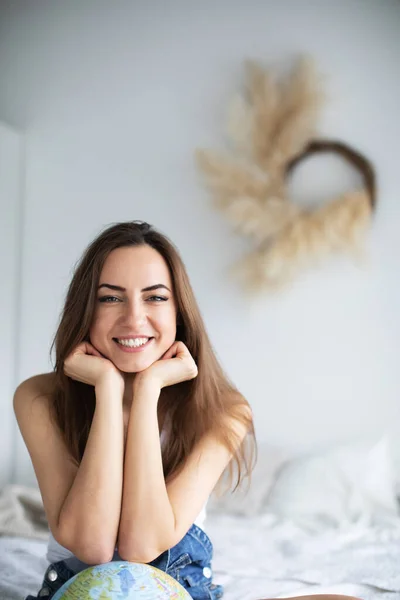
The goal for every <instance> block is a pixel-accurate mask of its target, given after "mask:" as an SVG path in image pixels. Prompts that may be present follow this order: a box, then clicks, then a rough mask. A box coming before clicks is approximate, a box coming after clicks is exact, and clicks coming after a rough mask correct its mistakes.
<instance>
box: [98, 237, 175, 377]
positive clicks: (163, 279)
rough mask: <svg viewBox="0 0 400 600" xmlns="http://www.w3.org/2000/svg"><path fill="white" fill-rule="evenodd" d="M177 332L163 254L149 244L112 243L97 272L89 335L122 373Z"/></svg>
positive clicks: (143, 363)
mask: <svg viewBox="0 0 400 600" xmlns="http://www.w3.org/2000/svg"><path fill="white" fill-rule="evenodd" d="M175 337H176V302H175V296H174V290H173V287H172V280H171V275H170V272H169V269H168V266H167V263H166V262H165V260H164V258H163V257H162V256H161V254H159V253H158V252H157V251H156V250H154V248H152V247H151V246H147V245H143V246H131V247H124V248H117V249H116V250H113V251H112V252H111V253H110V254H109V256H108V257H107V259H106V261H105V263H104V266H103V269H102V271H101V274H100V279H99V288H98V292H97V301H96V308H95V312H94V316H93V322H92V325H91V328H90V341H91V343H92V344H93V346H94V347H95V348H97V350H99V352H101V354H103V356H105V357H106V358H108V359H109V360H111V361H112V362H113V363H114V365H115V366H116V367H117V368H118V369H119V370H120V371H123V372H124V373H138V372H140V371H144V370H145V369H147V367H149V366H150V365H152V364H153V363H154V362H155V361H157V360H159V359H160V358H161V356H162V355H163V354H164V353H165V352H166V351H167V350H168V349H169V348H170V347H171V346H172V344H173V343H174V341H175Z"/></svg>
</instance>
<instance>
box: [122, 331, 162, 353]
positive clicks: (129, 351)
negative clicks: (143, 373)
mask: <svg viewBox="0 0 400 600" xmlns="http://www.w3.org/2000/svg"><path fill="white" fill-rule="evenodd" d="M141 337H148V336H147V335H137V336H127V337H120V338H118V339H120V340H125V339H128V340H129V339H135V338H141ZM153 340H154V338H152V337H151V338H150V339H148V340H147V342H146V343H145V344H143V346H138V347H137V348H134V347H132V348H130V347H129V346H123V345H122V344H118V342H117V341H116V339H115V338H114V339H113V342H114V343H115V345H116V346H117V348H118V349H119V350H121V351H122V352H127V353H128V354H132V353H134V352H143V351H144V350H146V348H148V347H149V346H150V344H151V342H152V341H153Z"/></svg>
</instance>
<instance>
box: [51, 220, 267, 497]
mask: <svg viewBox="0 0 400 600" xmlns="http://www.w3.org/2000/svg"><path fill="white" fill-rule="evenodd" d="M142 245H148V246H150V247H152V248H154V249H155V250H157V251H158V252H159V253H160V254H161V256H162V257H163V258H164V260H165V261H166V263H167V265H168V268H169V270H170V273H171V278H172V283H173V289H174V293H175V298H176V303H177V336H176V339H177V340H179V341H182V342H183V343H184V344H185V345H186V346H187V348H188V349H189V352H190V353H191V355H192V357H193V359H194V360H195V362H196V364H197V367H198V375H197V377H196V378H195V379H193V380H191V381H185V382H182V383H179V384H177V385H174V386H171V387H169V388H164V389H163V390H162V392H161V395H160V400H159V410H160V411H161V412H162V414H166V415H167V417H168V421H169V423H170V435H168V436H167V440H166V444H165V446H164V447H163V464H164V474H165V477H166V478H167V477H168V478H170V477H172V476H173V475H175V474H176V473H177V472H178V471H179V470H180V468H181V467H182V466H183V464H184V463H185V460H186V458H187V457H188V455H189V454H190V452H191V450H192V449H193V447H194V445H195V444H196V442H197V441H198V440H200V439H201V438H202V437H203V436H204V435H205V434H206V433H210V432H212V433H213V434H214V435H215V436H216V437H217V438H218V439H219V440H220V441H221V442H222V443H223V444H224V445H225V446H226V447H227V448H228V449H229V451H230V452H231V453H232V454H233V456H234V460H233V461H231V464H230V466H229V470H230V475H231V478H230V479H231V481H232V477H233V473H234V472H235V474H236V477H235V480H236V481H235V483H236V486H237V485H239V483H240V482H241V480H242V479H243V476H244V475H250V473H251V469H252V466H253V463H254V458H255V435H254V427H253V422H252V418H251V412H250V411H244V410H243V407H244V406H246V405H247V401H246V400H245V398H243V396H242V395H241V394H240V393H239V392H238V391H237V389H236V388H235V386H234V385H233V384H232V383H231V382H230V381H229V380H228V378H227V376H226V375H225V374H224V372H223V370H222V368H221V366H220V364H219V362H218V360H217V358H216V356H215V354H214V351H213V349H212V346H211V343H210V340H209V338H208V335H207V332H206V329H205V326H204V323H203V319H202V317H201V314H200V311H199V308H198V305H197V302H196V300H195V297H194V294H193V290H192V287H191V285H190V282H189V278H188V275H187V272H186V269H185V266H184V264H183V261H182V259H181V257H180V255H179V253H178V251H177V249H176V248H175V246H174V245H173V244H172V243H171V241H170V240H169V239H168V238H166V237H165V236H164V235H162V234H161V233H160V232H158V231H157V230H155V229H154V228H153V227H152V226H151V225H149V224H148V223H144V222H140V221H127V222H123V223H117V224H115V225H112V226H111V227H109V228H107V229H106V230H104V231H103V232H102V233H100V235H99V236H98V237H97V238H96V239H95V240H94V241H93V242H92V243H91V244H90V245H89V246H88V247H87V249H86V251H85V252H84V254H83V256H82V258H81V259H80V261H79V263H78V264H77V266H76V269H75V272H74V275H73V278H72V281H71V284H70V286H69V289H68V292H67V296H66V300H65V305H64V309H63V311H62V315H61V319H60V324H59V326H58V329H57V332H56V335H55V338H54V341H53V344H52V349H53V348H55V355H56V361H55V390H54V394H53V404H52V409H53V416H54V418H55V422H56V424H57V425H58V427H59V429H60V430H61V432H62V435H63V438H64V441H65V443H66V445H67V448H68V450H69V452H70V454H71V456H72V458H73V459H74V461H76V463H77V464H79V462H80V461H81V459H82V456H83V453H84V450H85V446H86V442H87V439H88V435H89V431H90V427H91V423H92V419H93V414H94V409H95V401H96V400H95V393H94V388H93V387H92V386H90V385H86V384H84V383H81V382H78V381H75V380H72V379H70V378H69V377H67V376H66V375H65V374H64V361H65V360H66V358H67V357H68V355H69V354H70V353H71V352H72V351H73V350H74V348H76V346H77V345H78V344H80V343H81V342H82V341H84V340H88V339H89V329H90V325H91V323H92V319H93V314H94V310H95V303H96V299H97V287H98V284H99V278H100V274H101V271H102V268H103V265H104V263H105V260H106V258H107V257H108V255H109V254H110V253H111V252H112V251H113V250H115V249H116V248H121V247H127V246H128V247H129V246H142ZM232 418H233V419H236V420H239V421H240V422H242V423H243V424H244V425H245V427H246V430H247V431H248V435H247V436H246V438H245V440H244V442H243V443H241V444H239V443H238V440H237V434H236V435H235V431H234V428H233V425H232V423H233V420H232ZM235 467H236V468H235Z"/></svg>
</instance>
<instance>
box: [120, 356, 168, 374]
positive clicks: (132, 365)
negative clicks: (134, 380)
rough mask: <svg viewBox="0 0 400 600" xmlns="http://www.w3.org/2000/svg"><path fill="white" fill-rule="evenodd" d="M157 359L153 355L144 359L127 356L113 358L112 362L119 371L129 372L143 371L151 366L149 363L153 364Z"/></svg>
mask: <svg viewBox="0 0 400 600" xmlns="http://www.w3.org/2000/svg"><path fill="white" fill-rule="evenodd" d="M157 360H158V359H157V358H154V357H153V358H147V359H145V357H140V358H139V359H138V358H131V357H129V358H127V359H125V360H121V359H120V360H113V361H112V362H113V363H114V365H115V366H116V367H117V369H118V370H119V371H121V373H127V374H129V373H141V372H142V371H145V370H146V369H148V368H149V367H151V365H152V364H154V363H155V362H156V361H157Z"/></svg>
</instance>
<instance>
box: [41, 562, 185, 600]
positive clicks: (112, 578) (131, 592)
mask: <svg viewBox="0 0 400 600" xmlns="http://www.w3.org/2000/svg"><path fill="white" fill-rule="evenodd" d="M53 600H192V598H191V596H189V594H188V593H187V591H186V590H185V589H184V588H183V587H182V586H181V585H180V583H178V582H177V581H176V580H175V579H173V578H172V577H170V576H169V575H167V574H166V573H164V571H160V569H156V568H155V567H151V566H150V565H143V564H137V563H130V562H126V561H115V562H109V563H105V564H103V565H96V566H94V567H89V568H88V569H85V570H84V571H81V572H80V573H77V575H75V576H74V577H71V579H69V580H68V581H66V582H65V583H64V585H63V586H62V587H61V588H60V589H59V590H57V592H56V593H55V594H54V596H53Z"/></svg>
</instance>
